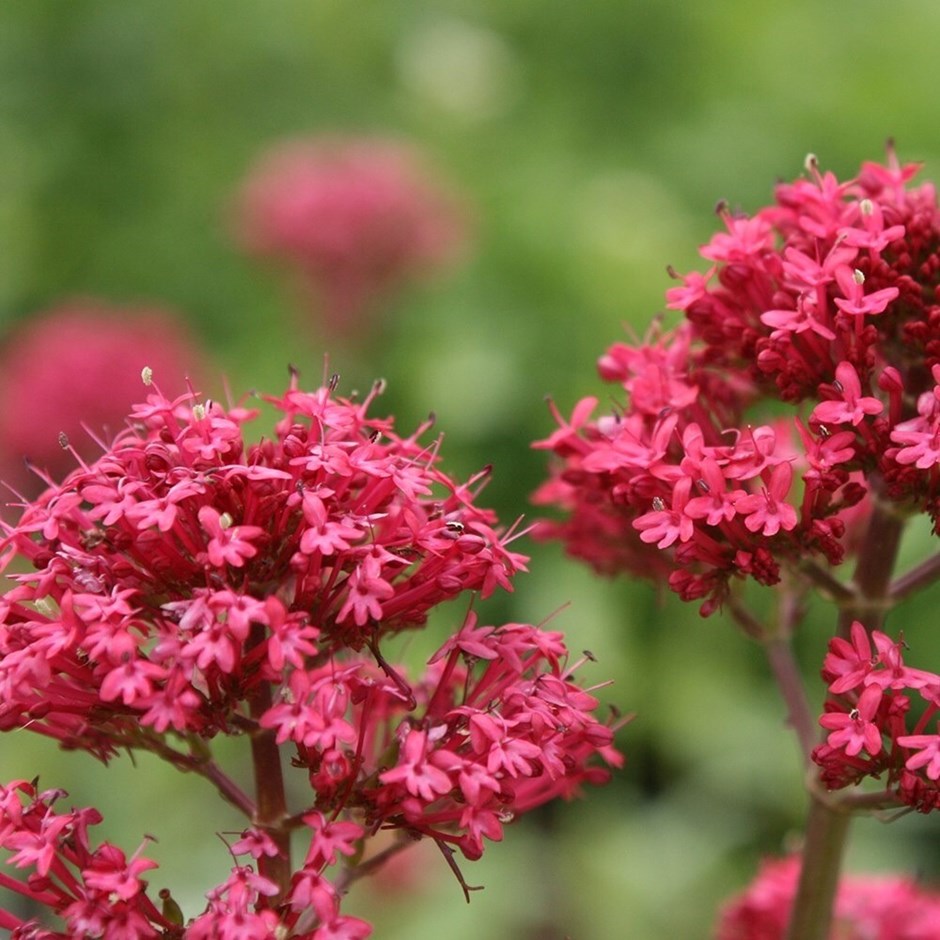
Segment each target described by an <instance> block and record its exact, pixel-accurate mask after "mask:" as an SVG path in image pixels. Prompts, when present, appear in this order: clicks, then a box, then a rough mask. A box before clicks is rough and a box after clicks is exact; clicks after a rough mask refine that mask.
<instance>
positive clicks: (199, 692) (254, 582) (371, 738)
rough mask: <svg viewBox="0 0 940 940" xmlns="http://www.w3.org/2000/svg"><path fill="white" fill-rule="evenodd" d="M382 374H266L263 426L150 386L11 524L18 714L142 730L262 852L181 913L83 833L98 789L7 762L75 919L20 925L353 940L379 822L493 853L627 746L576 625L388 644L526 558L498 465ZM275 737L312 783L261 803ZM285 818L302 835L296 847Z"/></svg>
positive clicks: (87, 737) (73, 931)
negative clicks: (375, 413) (474, 459)
mask: <svg viewBox="0 0 940 940" xmlns="http://www.w3.org/2000/svg"><path fill="white" fill-rule="evenodd" d="M379 391H380V385H379V384H377V385H376V386H375V387H374V388H373V390H372V392H371V393H370V394H369V395H368V396H367V397H366V399H365V400H364V401H361V402H358V401H354V400H348V399H343V398H339V397H337V396H336V395H335V394H334V392H335V386H334V383H331V384H330V385H329V386H326V387H323V388H320V389H319V390H317V391H313V392H307V391H303V390H301V389H300V388H299V387H298V384H297V382H296V377H295V380H294V381H293V382H292V383H291V386H290V388H289V389H288V390H287V391H286V393H285V394H284V395H283V396H281V397H279V398H271V399H268V401H269V403H270V404H272V405H273V406H274V407H275V409H276V410H277V412H278V420H277V422H276V425H275V429H274V435H273V437H271V438H269V439H262V440H261V441H260V442H258V443H254V444H247V443H246V442H245V440H244V437H243V429H242V426H243V424H244V423H245V422H246V421H248V420H249V419H250V418H251V417H253V415H254V412H253V411H250V410H248V409H246V408H244V407H232V408H229V409H225V408H223V407H222V406H221V405H219V404H218V403H215V402H201V401H198V400H197V399H196V398H195V396H194V395H186V396H183V397H181V398H179V399H177V400H175V401H170V400H168V399H166V398H165V397H163V396H162V395H161V394H159V393H157V392H156V391H154V393H152V394H150V395H149V397H148V399H147V401H146V403H145V404H142V405H139V406H137V407H136V408H135V409H134V411H133V413H132V420H131V422H130V423H129V425H128V427H127V428H126V429H125V430H124V431H123V432H121V433H120V434H118V435H117V436H116V437H115V439H114V440H113V442H112V443H111V445H110V446H109V447H108V448H107V450H106V452H105V453H104V454H102V455H101V456H100V457H99V458H98V459H97V460H96V461H94V462H93V463H90V464H81V465H79V466H78V467H77V468H76V469H75V470H73V471H72V472H71V473H70V474H69V475H68V476H67V477H66V478H65V480H64V481H63V482H62V483H61V484H60V485H55V486H52V487H51V488H50V489H49V490H48V491H47V492H46V493H45V494H43V496H42V497H41V498H39V499H38V500H37V501H36V502H35V503H32V504H29V505H27V506H26V507H25V508H24V511H23V514H22V517H21V519H20V521H19V523H18V524H17V525H16V526H13V527H9V529H8V532H7V536H6V539H5V542H4V545H5V548H6V551H5V553H4V564H5V565H6V566H10V565H12V564H13V562H14V561H16V562H17V564H15V565H13V567H12V568H11V569H10V570H11V572H12V573H11V574H10V577H12V579H13V580H14V582H15V586H14V587H13V588H12V589H11V590H9V591H8V592H7V593H6V594H5V595H4V596H3V597H2V598H0V703H2V704H0V727H2V728H3V729H13V728H24V727H28V728H29V729H30V730H32V731H35V732H40V733H43V734H46V735H49V736H51V737H53V738H55V739H57V740H58V741H60V742H61V743H62V744H63V745H64V746H66V747H69V748H82V749H85V750H87V751H90V752H91V753H93V754H95V755H97V756H98V757H99V758H101V759H102V760H108V759H109V758H110V757H112V756H113V755H114V754H115V753H116V752H117V751H118V750H119V749H123V748H129V749H134V748H139V749H149V750H151V751H153V752H154V753H156V754H157V755H159V756H160V757H162V758H164V759H166V760H169V761H171V762H172V763H174V764H175V765H177V766H179V767H180V768H182V769H184V770H188V771H193V772H196V773H199V774H202V775H203V776H205V777H206V778H207V779H209V780H210V781H211V782H212V783H213V784H214V785H215V786H216V787H217V788H218V789H219V791H220V792H221V794H222V795H223V796H224V797H225V798H226V799H228V800H229V801H231V802H232V803H234V804H235V805H236V806H238V807H239V808H240V809H242V810H243V811H244V812H245V814H246V816H247V817H248V818H249V820H250V822H251V823H252V826H251V827H250V828H249V829H248V830H246V834H245V835H244V837H243V838H242V839H241V840H240V841H239V842H238V843H237V844H236V845H233V846H232V847H231V850H232V854H233V856H242V855H248V856H250V858H249V859H248V862H247V863H240V864H238V865H236V866H235V867H234V868H233V869H232V874H231V877H230V878H229V880H228V881H227V882H226V883H225V884H223V885H221V886H219V887H218V888H216V889H214V890H213V891H212V892H211V893H210V894H209V896H208V897H209V904H208V906H207V908H206V911H205V912H204V913H202V914H201V915H200V916H198V917H196V918H195V919H193V920H191V921H189V922H188V923H187V924H186V925H183V923H182V922H180V923H178V924H174V923H172V922H170V920H168V918H167V917H166V915H165V914H163V913H160V912H157V910H156V907H155V906H154V905H153V904H152V903H151V901H149V900H147V898H146V893H145V884H144V882H143V881H142V880H141V878H140V875H141V874H142V873H143V872H144V871H145V870H147V869H148V868H149V867H151V863H148V862H146V861H145V860H144V859H143V857H142V856H135V857H134V859H132V860H131V861H126V860H125V859H124V856H123V855H121V853H120V852H119V851H118V850H117V849H115V848H113V847H111V846H107V845H106V846H103V847H101V848H98V849H92V848H91V847H90V845H89V843H88V840H87V837H86V831H87V827H88V825H90V824H91V823H93V822H95V821H97V817H96V816H95V814H94V812H93V811H84V810H83V811H72V812H71V813H66V814H57V813H56V812H54V810H53V803H54V802H55V799H56V797H57V795H58V794H57V793H55V792H53V793H48V792H47V793H37V792H36V791H35V787H34V786H33V785H32V784H26V783H23V782H17V783H14V784H11V785H10V786H9V787H7V788H6V789H5V790H3V794H4V802H3V812H4V816H3V818H2V819H0V845H2V846H4V847H5V848H7V849H8V850H11V851H13V852H14V855H13V857H12V858H11V859H10V861H12V862H13V864H15V865H17V866H21V867H28V868H30V869H31V870H32V871H33V874H32V875H31V876H30V880H29V882H28V885H26V886H24V887H22V889H21V890H23V891H24V892H26V893H28V894H29V896H30V897H32V898H33V899H34V900H35V901H37V902H38V903H40V904H45V905H48V906H49V907H51V908H53V909H54V910H55V911H56V912H57V913H58V914H59V915H60V916H61V917H63V918H64V919H65V921H66V923H67V924H68V932H67V934H64V935H62V934H56V933H50V932H42V931H38V932H37V931H36V930H34V928H33V927H31V926H17V927H16V929H17V930H18V931H19V933H14V936H17V937H22V938H25V937H27V936H28V937H31V938H33V937H35V938H39V937H49V938H51V937H59V936H70V937H75V936H80V935H81V936H85V935H86V930H91V928H90V927H88V926H87V925H92V924H93V925H95V926H94V930H91V932H90V933H88V934H87V935H95V936H97V935H101V936H104V937H108V938H115V940H117V938H124V937H130V936H134V937H147V936H167V937H187V938H190V940H199V938H204V937H205V938H208V937H212V938H219V940H236V938H237V940H243V938H254V937H258V938H261V937H271V936H275V935H276V936H283V937H285V938H286V937H303V938H311V940H312V938H316V940H327V938H331V940H339V938H347V940H354V938H358V937H363V936H366V935H367V933H368V932H369V928H368V925H365V924H363V923H362V922H361V921H358V920H356V919H354V918H348V917H345V916H344V915H342V914H340V912H339V897H340V891H341V888H340V887H339V886H338V885H339V884H340V883H342V881H343V879H344V878H345V879H347V880H349V879H350V878H351V877H355V876H354V875H351V874H350V870H344V871H345V874H342V873H341V874H340V875H339V876H337V878H338V880H337V879H333V880H330V878H328V876H327V870H328V869H331V868H334V867H337V866H338V867H339V868H342V864H341V863H342V862H343V860H344V859H345V858H347V857H349V856H355V857H356V858H357V859H359V857H360V856H361V855H362V850H363V848H364V846H365V843H367V841H368V839H369V837H370V836H372V835H374V834H375V833H376V832H377V831H378V830H379V829H380V828H383V829H397V830H399V831H401V832H402V834H403V836H405V837H407V838H409V839H411V838H417V837H421V836H427V837H429V838H432V839H434V840H435V841H436V842H437V843H438V845H439V846H440V847H441V848H442V851H444V852H445V854H446V855H448V858H449V857H450V855H451V854H452V853H453V850H454V849H458V850H459V851H461V852H462V853H463V855H464V856H465V857H467V858H470V859H473V858H477V857H478V856H479V855H480V854H481V853H482V851H483V840H484V838H486V839H491V840H496V839H500V838H501V836H502V829H503V825H504V824H505V823H506V822H507V821H509V820H510V819H512V818H513V816H514V815H516V814H518V813H522V812H525V811H526V810H528V809H530V808H532V807H534V806H537V805H540V804H541V803H544V802H545V801H547V800H550V799H552V798H554V797H557V796H563V797H568V796H571V795H572V794H573V793H574V792H575V791H576V790H577V789H578V787H579V785H580V784H582V783H584V782H601V781H602V780H604V779H605V778H606V775H607V773H608V772H607V770H606V768H605V765H616V764H617V763H618V762H619V760H620V758H619V755H618V754H617V752H616V751H615V750H614V749H613V748H612V729H611V727H610V726H608V725H606V724H603V723H601V722H600V721H598V720H597V718H596V717H594V715H593V711H594V710H595V708H596V706H597V700H596V699H595V698H594V697H593V696H592V695H590V694H589V693H588V692H586V691H584V690H583V689H581V688H580V687H578V686H577V685H576V684H575V683H574V681H573V679H572V671H573V668H574V666H572V665H571V664H569V663H568V662H567V651H566V648H565V646H564V643H563V639H562V637H561V635H560V634H558V633H555V632H550V631H546V630H542V629H539V628H537V627H533V626H529V625H524V624H507V625H504V626H499V627H493V626H483V625H480V624H479V623H478V622H477V619H476V616H475V615H474V614H473V613H472V612H471V613H469V614H467V615H466V617H465V620H464V623H463V626H462V627H461V629H460V630H459V631H458V632H457V633H456V634H455V635H454V636H452V637H451V638H450V639H449V640H448V641H447V642H446V643H445V644H444V645H443V646H442V648H441V649H440V650H439V651H438V653H437V654H436V655H435V656H434V657H433V658H432V660H431V662H430V663H429V664H428V666H427V669H426V671H425V672H424V674H422V675H420V676H418V677H417V678H415V679H409V677H408V676H407V674H406V672H405V670H404V668H402V667H399V666H396V665H393V664H391V663H389V662H388V661H387V659H386V658H385V656H384V655H383V653H382V649H381V644H382V640H383V638H385V637H387V636H388V635H389V634H391V633H394V632H396V631H399V630H402V629H405V628H409V627H414V626H418V625H420V624H422V623H423V622H424V621H425V619H426V617H427V614H428V611H429V610H430V609H431V608H432V607H434V606H435V605H438V604H440V603H441V602H443V601H446V600H449V599H451V598H454V597H456V596H457V595H459V594H460V593H461V592H464V591H474V592H478V593H479V594H480V595H481V596H483V597H486V596H487V595H489V594H491V593H492V592H493V591H494V590H495V589H496V588H498V587H502V588H506V589H508V588H510V579H511V577H512V576H513V574H514V573H515V572H517V571H519V570H521V569H522V568H523V567H524V563H525V560H526V559H525V558H524V556H522V555H520V554H518V553H517V552H515V551H513V550H511V548H510V547H509V543H510V542H511V541H512V539H513V537H514V535H513V533H512V531H511V530H510V531H509V532H504V531H501V530H499V529H498V528H496V521H495V519H494V517H493V515H492V513H491V512H489V511H488V510H485V509H482V508H479V507H478V506H476V505H475V497H476V490H477V489H478V488H479V486H480V485H481V484H482V482H483V479H484V478H485V476H486V473H485V472H484V473H482V474H480V475H478V476H477V477H474V478H473V479H471V480H470V481H469V482H467V483H464V484H458V483H456V482H454V481H453V480H451V479H450V478H449V477H448V476H447V475H446V474H444V473H443V472H442V471H441V470H439V469H438V468H437V459H438V458H437V449H438V445H437V443H436V442H435V443H431V444H429V445H428V444H421V443H420V442H419V440H418V438H419V436H420V435H421V434H422V433H423V432H424V431H426V430H427V429H428V426H429V424H427V425H424V426H422V427H421V428H419V429H418V430H417V431H416V432H415V433H414V434H413V435H411V436H409V437H400V436H398V435H396V433H395V431H394V428H393V425H392V422H391V420H390V419H382V418H374V417H370V416H369V415H368V409H369V407H370V405H371V404H372V402H373V400H374V398H375V396H376V395H377V394H378V392H379ZM23 561H27V562H30V563H31V564H32V568H33V570H31V571H23V570H21V566H22V562H23ZM219 734H242V735H245V737H246V738H247V739H248V740H249V741H250V742H251V748H252V757H253V762H254V768H255V774H256V780H255V784H256V787H257V788H258V792H259V801H258V803H257V804H256V803H255V801H254V799H253V798H252V797H250V796H248V795H247V794H246V793H245V792H244V791H243V790H242V789H241V788H240V787H239V785H238V784H237V783H236V782H235V781H233V780H231V779H229V778H228V777H227V776H226V775H225V773H224V772H223V771H222V769H221V768H220V767H218V766H217V765H216V764H215V762H214V761H213V759H212V753H211V739H212V738H213V737H214V736H216V735H219ZM281 747H283V748H284V749H285V750H287V751H288V752H289V754H290V758H291V763H292V765H293V767H294V768H296V769H298V770H299V771H300V772H302V773H304V774H306V776H307V778H308V780H309V784H310V787H311V790H310V793H311V796H310V801H309V803H308V805H306V806H303V807H300V808H299V809H297V810H296V811H293V812H290V813H289V812H288V810H287V808H286V806H283V807H281V808H280V809H278V810H277V812H275V813H274V814H273V815H271V814H268V815H265V812H264V804H265V802H266V801H267V802H268V803H270V800H271V797H272V793H273V794H274V796H275V797H277V796H278V795H280V797H281V798H283V789H282V788H281V785H280V773H281V771H280V769H279V768H280V760H279V758H278V756H277V755H278V749H279V748H281ZM266 775H267V776H266ZM272 781H273V783H272ZM272 786H273V789H272ZM292 831H304V832H307V833H309V847H308V849H307V851H306V854H305V857H304V859H303V862H302V864H301V865H300V866H299V867H297V868H296V869H290V868H289V867H288V869H287V871H286V873H285V872H284V870H283V864H285V863H286V864H288V866H289V860H286V861H285V859H284V858H283V856H284V855H285V854H286V852H287V850H286V848H285V846H289V842H290V833H291V832H292ZM367 854H368V853H367ZM278 859H280V861H278ZM254 862H257V870H256V868H255V867H254V865H253V863H254ZM279 864H280V865H281V867H280V868H279V867H278V865H279ZM0 884H8V886H9V879H8V878H7V876H4V880H3V881H2V882H0ZM103 897H108V898H110V899H111V902H113V903H109V904H108V905H103V902H102V898H103ZM115 899H118V900H119V902H120V903H118V901H116V900H115ZM105 908H106V909H105ZM4 916H6V923H7V925H8V926H10V925H12V924H13V921H12V920H11V918H12V915H4ZM131 925H132V926H131ZM95 931H97V932H95Z"/></svg>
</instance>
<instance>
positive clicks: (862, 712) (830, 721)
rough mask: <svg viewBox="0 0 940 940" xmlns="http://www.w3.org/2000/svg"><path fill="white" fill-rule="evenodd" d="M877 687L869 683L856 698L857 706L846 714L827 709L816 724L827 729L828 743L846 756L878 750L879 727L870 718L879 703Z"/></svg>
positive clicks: (879, 695)
mask: <svg viewBox="0 0 940 940" xmlns="http://www.w3.org/2000/svg"><path fill="white" fill-rule="evenodd" d="M881 696H882V693H881V689H879V688H878V687H877V686H874V685H870V686H868V687H867V688H866V689H865V691H864V692H862V694H861V696H860V697H859V700H858V705H857V706H856V707H855V708H853V709H852V711H851V712H849V713H848V714H845V713H839V712H827V713H826V714H825V715H823V716H822V717H821V718H820V719H819V723H820V724H821V725H822V726H823V727H824V728H828V729H829V730H830V732H831V733H830V735H829V737H828V742H829V746H830V747H833V748H842V749H843V750H844V751H845V753H846V755H847V756H848V757H854V756H855V755H856V754H858V753H859V752H860V751H862V750H864V751H866V752H867V753H868V754H870V755H871V756H872V757H875V756H877V754H878V753H879V752H880V751H881V745H882V742H881V730H880V728H879V727H878V725H877V724H875V722H874V721H873V719H874V718H875V716H876V715H877V714H878V707H879V705H881Z"/></svg>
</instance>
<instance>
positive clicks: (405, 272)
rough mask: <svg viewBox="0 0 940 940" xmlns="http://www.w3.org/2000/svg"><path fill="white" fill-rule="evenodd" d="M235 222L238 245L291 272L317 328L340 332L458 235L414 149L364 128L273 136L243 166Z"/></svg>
mask: <svg viewBox="0 0 940 940" xmlns="http://www.w3.org/2000/svg"><path fill="white" fill-rule="evenodd" d="M237 224H238V231H239V236H240V239H241V241H242V243H243V244H244V245H245V247H246V248H247V250H249V251H250V252H251V253H252V254H255V255H258V256H260V257H265V258H272V259H276V260H279V261H281V262H284V263H286V264H287V265H288V266H289V267H290V268H291V269H292V270H293V271H295V272H296V273H298V274H299V275H300V278H301V281H302V283H303V284H304V285H305V287H306V288H307V289H309V290H310V291H311V292H312V294H313V305H314V307H315V309H317V311H318V312H319V314H320V315H321V317H322V320H323V323H324V326H325V327H326V329H327V330H329V331H330V332H331V333H333V334H336V335H347V336H348V335H351V334H355V333H356V331H357V330H360V329H361V328H362V327H363V325H364V320H365V318H366V317H367V315H368V314H369V313H371V308H372V307H373V306H374V304H375V303H376V301H377V300H379V299H380V298H382V297H383V296H384V295H387V294H390V293H393V292H394V291H396V290H397V289H398V288H399V287H400V286H402V285H403V284H405V283H407V282H408V281H411V280H414V279H415V278H419V277H421V276H423V275H425V274H427V273H429V272H431V271H434V270H435V269H437V268H439V267H441V266H442V265H445V264H447V263H448V262H450V261H451V260H452V259H453V258H454V257H455V256H456V254H457V253H458V251H459V249H460V247H461V245H462V244H463V243H464V241H465V239H466V225H465V222H464V220H463V218H462V217H461V212H460V211H459V210H458V208H457V204H456V201H455V200H454V199H453V198H452V197H451V196H449V195H448V194H446V193H445V192H444V191H443V189H441V188H440V187H439V186H437V185H435V184H434V183H432V182H431V181H430V180H429V179H428V172H427V170H426V169H425V168H424V167H423V165H422V162H421V160H420V159H419V158H418V155H417V154H416V153H415V152H413V151H412V150H411V149H410V148H408V147H406V146H404V145H403V144H401V143H398V142H394V141H389V140H380V139H375V140H370V139H368V138H365V139H357V138H351V139H343V138H320V139H317V138H314V139H311V140H299V141H293V142H289V143H286V144H282V145H280V146H278V147H277V148H275V149H274V150H272V151H271V152H270V153H268V154H267V155H265V156H264V157H263V158H262V160H261V161H260V162H259V164H258V166H257V167H256V168H255V169H254V170H253V171H252V172H251V174H250V176H249V178H248V181H247V182H246V184H245V186H244V191H243V193H242V196H241V199H240V204H239V208H238V220H237Z"/></svg>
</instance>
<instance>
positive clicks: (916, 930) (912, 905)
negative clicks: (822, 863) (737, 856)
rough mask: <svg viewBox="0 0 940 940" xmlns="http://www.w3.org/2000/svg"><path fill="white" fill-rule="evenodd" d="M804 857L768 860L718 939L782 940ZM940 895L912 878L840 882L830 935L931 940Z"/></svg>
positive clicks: (729, 911) (724, 917) (731, 909)
mask: <svg viewBox="0 0 940 940" xmlns="http://www.w3.org/2000/svg"><path fill="white" fill-rule="evenodd" d="M800 864H801V862H800V857H799V856H797V855H791V856H789V857H787V858H781V859H769V860H767V861H765V862H764V863H763V864H762V865H761V868H760V871H759V872H758V874H757V877H756V878H755V879H754V881H753V882H752V883H751V884H750V885H749V886H748V888H747V889H746V890H745V891H743V892H742V893H741V894H740V895H738V896H737V897H735V898H732V899H731V900H730V901H728V902H727V903H726V904H725V906H724V907H723V909H722V911H721V915H720V917H719V920H718V924H717V929H716V931H715V937H716V940H783V938H784V937H786V936H787V924H788V922H789V920H790V912H791V909H792V907H793V899H794V897H795V896H796V889H797V882H798V880H799V875H800ZM938 933H940V895H938V894H937V892H935V891H929V890H927V889H926V888H923V887H921V886H920V885H918V884H916V883H915V882H914V881H913V880H912V879H910V878H898V877H886V876H876V875H848V876H846V877H844V878H843V879H842V880H841V881H840V882H839V887H838V892H837V894H836V901H835V909H834V911H833V932H832V936H834V937H835V936H838V937H839V938H840V940H872V938H876V937H877V938H879V940H902V938H903V940H932V938H933V937H936V936H937V935H938Z"/></svg>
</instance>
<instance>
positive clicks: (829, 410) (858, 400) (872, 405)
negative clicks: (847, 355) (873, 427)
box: [812, 362, 884, 426]
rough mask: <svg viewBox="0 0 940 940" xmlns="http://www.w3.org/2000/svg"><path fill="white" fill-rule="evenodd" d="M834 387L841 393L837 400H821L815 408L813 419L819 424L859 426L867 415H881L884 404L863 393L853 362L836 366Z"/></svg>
mask: <svg viewBox="0 0 940 940" xmlns="http://www.w3.org/2000/svg"><path fill="white" fill-rule="evenodd" d="M833 388H834V389H835V391H836V392H837V393H838V394H839V396H840V397H839V399H837V400H835V401H824V402H820V403H819V404H818V405H817V406H816V407H815V408H814V409H813V415H812V420H814V421H817V422H818V423H819V424H851V425H853V426H857V425H859V424H861V423H862V421H864V420H865V417H866V415H880V414H881V412H882V411H884V405H883V404H882V403H881V402H880V401H879V400H878V399H877V398H872V397H871V396H867V395H862V384H861V382H860V381H859V378H858V373H857V372H856V371H855V367H854V366H853V365H852V363H851V362H840V363H839V364H838V365H837V366H836V380H835V382H833Z"/></svg>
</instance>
